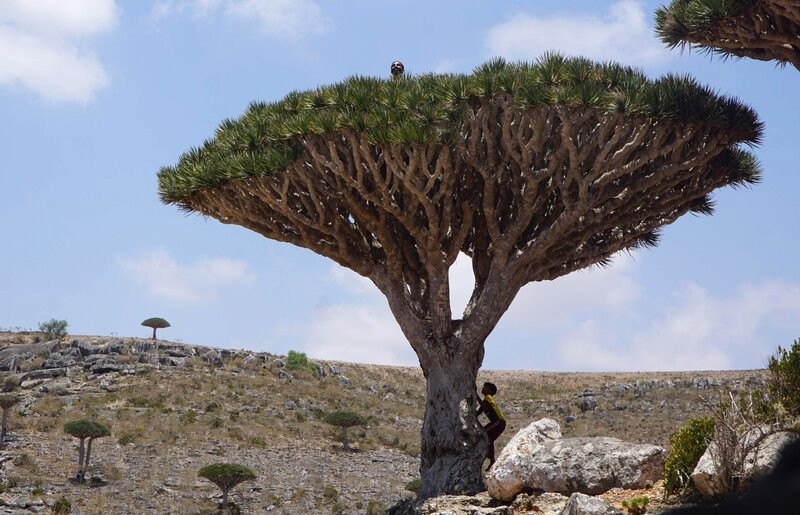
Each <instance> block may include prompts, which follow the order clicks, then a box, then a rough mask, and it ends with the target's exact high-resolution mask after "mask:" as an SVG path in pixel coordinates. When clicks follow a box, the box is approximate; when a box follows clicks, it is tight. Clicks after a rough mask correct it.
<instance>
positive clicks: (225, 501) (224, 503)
mask: <svg viewBox="0 0 800 515" xmlns="http://www.w3.org/2000/svg"><path fill="white" fill-rule="evenodd" d="M229 491H230V489H229V488H226V489H224V490H223V491H222V508H223V509H225V508H227V507H228V492H229Z"/></svg>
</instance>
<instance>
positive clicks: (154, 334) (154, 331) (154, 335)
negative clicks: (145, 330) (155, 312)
mask: <svg viewBox="0 0 800 515" xmlns="http://www.w3.org/2000/svg"><path fill="white" fill-rule="evenodd" d="M156 329H158V328H157V327H154V328H153V337H152V338H150V339H151V340H155V339H156Z"/></svg>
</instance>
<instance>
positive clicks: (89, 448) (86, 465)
mask: <svg viewBox="0 0 800 515" xmlns="http://www.w3.org/2000/svg"><path fill="white" fill-rule="evenodd" d="M92 440H94V438H89V443H87V444H86V460H84V462H83V477H86V471H87V470H88V469H89V457H90V456H91V455H92Z"/></svg>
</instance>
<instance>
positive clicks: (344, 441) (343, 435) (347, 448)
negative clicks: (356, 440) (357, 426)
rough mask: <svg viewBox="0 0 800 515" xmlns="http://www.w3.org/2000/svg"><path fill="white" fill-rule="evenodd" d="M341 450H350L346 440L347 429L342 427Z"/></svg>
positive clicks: (348, 441)
mask: <svg viewBox="0 0 800 515" xmlns="http://www.w3.org/2000/svg"><path fill="white" fill-rule="evenodd" d="M342 448H343V449H345V450H349V449H350V440H349V439H348V438H347V428H346V427H345V426H342Z"/></svg>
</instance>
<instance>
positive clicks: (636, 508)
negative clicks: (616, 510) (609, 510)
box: [622, 495, 650, 515]
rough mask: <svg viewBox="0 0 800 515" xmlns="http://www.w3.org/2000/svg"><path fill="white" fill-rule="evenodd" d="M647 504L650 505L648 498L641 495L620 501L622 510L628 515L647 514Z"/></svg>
mask: <svg viewBox="0 0 800 515" xmlns="http://www.w3.org/2000/svg"><path fill="white" fill-rule="evenodd" d="M648 504H650V498H649V497H647V496H646V495H643V496H641V497H634V498H633V499H626V500H624V501H622V508H623V509H624V510H625V511H627V512H628V515H644V514H645V513H647V505H648Z"/></svg>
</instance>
